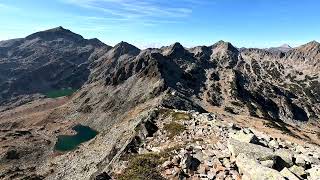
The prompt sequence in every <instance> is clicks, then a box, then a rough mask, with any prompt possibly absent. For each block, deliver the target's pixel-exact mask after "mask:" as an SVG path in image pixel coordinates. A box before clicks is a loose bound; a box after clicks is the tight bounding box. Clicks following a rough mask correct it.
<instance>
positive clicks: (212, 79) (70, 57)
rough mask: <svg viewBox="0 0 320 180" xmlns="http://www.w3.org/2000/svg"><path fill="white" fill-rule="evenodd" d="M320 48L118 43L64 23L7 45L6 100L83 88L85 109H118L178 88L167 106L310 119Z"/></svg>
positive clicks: (315, 113)
mask: <svg viewBox="0 0 320 180" xmlns="http://www.w3.org/2000/svg"><path fill="white" fill-rule="evenodd" d="M319 49H320V45H319V43H317V42H315V41H313V42H310V43H308V44H305V45H303V46H300V47H298V48H291V47H290V46H281V47H280V48H270V49H253V48H251V49H247V48H241V49H238V48H235V47H234V46H232V44H230V43H228V42H223V41H220V42H217V43H216V44H214V45H212V46H208V47H207V46H198V47H194V48H189V49H187V48H184V47H183V46H182V45H181V44H179V43H175V44H173V45H171V46H168V47H162V48H159V49H145V50H140V49H138V48H137V47H134V46H133V45H130V44H128V43H126V42H121V43H119V44H117V45H115V46H114V47H113V48H112V47H110V46H107V45H105V44H103V43H102V42H100V41H99V40H97V39H90V40H87V39H84V38H83V37H82V36H80V35H77V34H74V33H72V32H71V31H69V30H66V29H63V28H62V27H58V28H54V29H50V30H47V31H42V32H38V33H35V34H32V35H30V36H27V37H26V38H22V39H14V40H8V41H2V42H1V43H0V62H1V64H0V70H1V71H0V73H1V74H0V80H1V84H0V90H1V91H0V93H1V101H0V102H1V103H2V104H4V103H7V102H8V101H9V100H12V99H13V100H17V97H20V96H21V95H29V96H30V95H33V94H35V93H41V94H46V93H50V91H56V90H60V89H68V88H71V89H75V90H77V89H80V88H82V90H81V91H79V93H78V96H77V97H76V101H79V102H85V103H82V105H81V107H80V111H81V110H90V109H93V110H94V111H112V109H117V108H118V109H119V108H120V109H121V108H122V106H127V105H128V108H129V106H136V105H137V104H139V103H143V102H145V101H147V100H150V99H152V98H155V97H158V96H159V95H163V93H164V92H166V93H167V94H170V93H173V92H174V93H176V94H177V96H174V98H172V97H169V96H166V97H165V98H162V103H163V105H165V106H168V107H174V108H178V109H185V110H186V109H189V110H190V109H192V108H196V109H201V110H203V111H204V110H209V109H210V108H211V107H219V108H221V109H223V110H225V111H228V112H231V113H234V114H250V115H252V116H257V117H263V118H267V119H273V120H283V121H293V120H297V121H308V120H310V119H317V118H318V117H319V114H320V110H319V102H320V88H319V87H320V86H319V85H320V84H319V73H318V72H319V64H320V63H319V59H320V55H319V54H320V53H319ZM119 87H121V88H119ZM115 91H116V92H115ZM168 92H169V93H168ZM92 93H94V96H95V97H92V96H93V94H92ZM101 99H104V101H103V102H101ZM98 102H101V103H98ZM123 104H127V105H123Z"/></svg>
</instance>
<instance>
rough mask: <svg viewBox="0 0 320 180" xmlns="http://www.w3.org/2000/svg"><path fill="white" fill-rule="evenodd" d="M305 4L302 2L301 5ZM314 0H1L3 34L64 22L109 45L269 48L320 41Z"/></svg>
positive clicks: (4, 37)
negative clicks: (223, 43) (225, 44)
mask: <svg viewBox="0 0 320 180" xmlns="http://www.w3.org/2000/svg"><path fill="white" fill-rule="evenodd" d="M302 4H303V6H302ZM319 4H320V3H319V2H317V1H315V0H307V1H304V2H301V1H296V0H295V1H289V0H284V1H281V2H278V1H275V0H269V1H265V0H257V1H255V2H252V1H249V0H238V1H232V0H214V1H210V0H203V1H196V0H171V1H168V0H164V1H161V2H157V1H155V0H141V1H137V0H53V1H50V2H47V1H46V2H44V1H40V0H30V1H28V2H25V1H24V2H22V1H18V0H10V1H9V0H0V20H1V21H0V25H1V27H2V28H1V30H0V40H7V39H13V38H22V37H25V36H27V35H29V34H32V33H34V32H36V31H40V30H46V29H51V28H54V27H58V26H63V27H64V28H66V29H70V30H71V31H73V32H75V33H77V34H80V35H82V36H83V37H85V38H98V39H99V40H101V41H102V42H104V43H106V44H108V45H112V46H113V45H115V44H117V43H119V42H121V41H126V42H129V43H131V44H133V45H135V46H137V47H139V48H142V49H143V48H147V47H161V46H167V45H170V44H172V43H174V42H180V43H181V44H182V45H184V46H186V47H192V46H197V45H212V44H214V43H215V42H217V41H219V40H224V41H227V42H230V43H232V44H233V45H234V46H237V47H239V48H241V47H248V48H250V47H256V48H268V47H278V46H280V45H282V44H289V45H290V46H292V47H296V46H300V45H302V44H305V43H307V42H310V41H312V40H316V41H319V40H320V36H319V34H318V32H320V25H319V24H317V23H315V22H317V20H318V19H319V17H320V15H319V14H317V7H318V5H319Z"/></svg>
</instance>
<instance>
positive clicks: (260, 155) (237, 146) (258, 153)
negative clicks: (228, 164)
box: [228, 138, 275, 161]
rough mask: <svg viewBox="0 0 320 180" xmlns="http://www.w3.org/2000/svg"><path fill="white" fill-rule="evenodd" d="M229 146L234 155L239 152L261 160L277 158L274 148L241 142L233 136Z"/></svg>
mask: <svg viewBox="0 0 320 180" xmlns="http://www.w3.org/2000/svg"><path fill="white" fill-rule="evenodd" d="M228 148H229V151H230V152H231V154H232V155H233V156H234V157H237V156H238V155H239V154H246V155H248V156H250V157H252V158H254V159H256V160H260V161H265V160H272V159H274V158H275V154H274V152H273V150H272V149H269V148H266V147H263V146H259V145H256V144H251V143H245V142H240V141H238V140H235V139H232V138H231V139H229V141H228Z"/></svg>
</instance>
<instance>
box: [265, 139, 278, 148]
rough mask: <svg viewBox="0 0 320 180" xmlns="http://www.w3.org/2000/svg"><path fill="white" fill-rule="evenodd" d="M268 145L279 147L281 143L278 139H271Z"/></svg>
mask: <svg viewBox="0 0 320 180" xmlns="http://www.w3.org/2000/svg"><path fill="white" fill-rule="evenodd" d="M268 146H269V147H270V148H274V149H279V143H278V141H276V140H271V141H270V142H269V143H268Z"/></svg>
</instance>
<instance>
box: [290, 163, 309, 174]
mask: <svg viewBox="0 0 320 180" xmlns="http://www.w3.org/2000/svg"><path fill="white" fill-rule="evenodd" d="M289 170H290V171H291V172H292V173H293V174H295V175H297V176H298V177H303V176H305V175H306V171H305V170H304V168H303V167H301V166H297V165H293V166H292V167H290V168H289Z"/></svg>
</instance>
